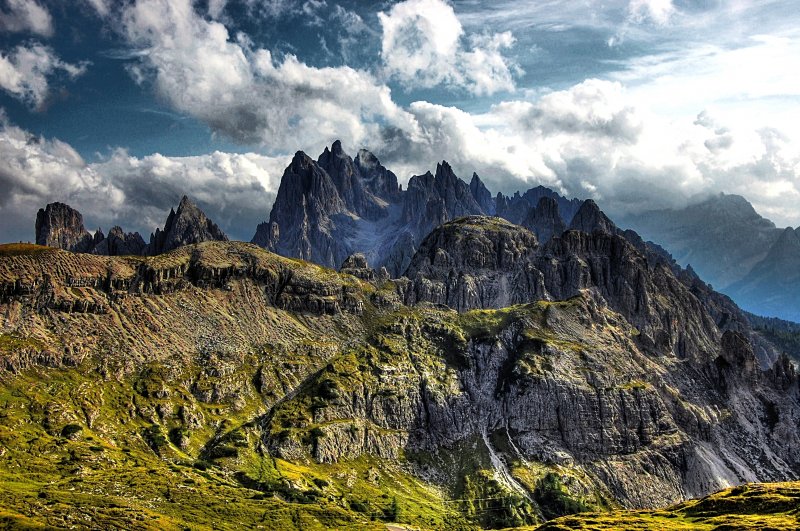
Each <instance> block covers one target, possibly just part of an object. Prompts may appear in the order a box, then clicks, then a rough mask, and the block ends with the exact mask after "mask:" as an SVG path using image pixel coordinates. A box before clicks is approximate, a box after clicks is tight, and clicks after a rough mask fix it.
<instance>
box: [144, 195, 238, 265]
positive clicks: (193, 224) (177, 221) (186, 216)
mask: <svg viewBox="0 0 800 531" xmlns="http://www.w3.org/2000/svg"><path fill="white" fill-rule="evenodd" d="M208 241H228V237H227V236H226V235H225V233H224V232H222V230H220V228H219V227H217V225H216V223H214V222H213V221H211V220H210V219H208V217H207V216H206V215H205V213H204V212H203V211H202V210H200V209H199V208H197V205H195V204H194V203H192V202H191V201H190V200H189V198H188V197H187V196H183V198H182V199H181V202H180V203H179V204H178V210H177V212H176V211H174V210H170V212H169V216H167V222H166V223H165V224H164V229H163V230H162V229H156V232H155V233H154V234H152V235H150V245H149V246H148V247H147V249H146V254H150V255H155V254H161V253H165V252H167V251H171V250H172V249H177V248H178V247H181V246H183V245H189V244H192V243H202V242H208Z"/></svg>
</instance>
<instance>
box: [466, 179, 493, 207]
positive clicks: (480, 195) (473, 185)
mask: <svg viewBox="0 0 800 531" xmlns="http://www.w3.org/2000/svg"><path fill="white" fill-rule="evenodd" d="M469 191H470V192H471V193H472V197H474V198H475V201H476V202H477V203H478V206H480V207H481V209H482V210H483V212H484V214H489V215H494V211H495V205H494V198H493V197H492V193H491V192H490V191H489V190H488V189H487V188H486V185H485V184H483V181H481V178H480V177H478V174H477V173H474V172H473V173H472V180H471V181H470V182H469Z"/></svg>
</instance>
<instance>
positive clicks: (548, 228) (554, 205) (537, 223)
mask: <svg viewBox="0 0 800 531" xmlns="http://www.w3.org/2000/svg"><path fill="white" fill-rule="evenodd" d="M520 225H522V226H523V227H526V228H528V229H530V230H531V231H532V232H533V233H534V234H536V237H537V238H538V239H539V241H540V242H542V243H546V242H548V241H550V240H551V239H552V238H554V237H557V236H561V234H562V233H563V232H564V231H565V230H567V224H566V223H564V220H563V219H562V218H561V214H560V213H559V211H558V202H557V201H556V200H555V199H553V198H552V197H542V198H541V199H540V200H539V203H537V205H536V207H535V208H533V209H531V210H529V211H528V214H527V216H525V219H523V220H522V222H521V223H520Z"/></svg>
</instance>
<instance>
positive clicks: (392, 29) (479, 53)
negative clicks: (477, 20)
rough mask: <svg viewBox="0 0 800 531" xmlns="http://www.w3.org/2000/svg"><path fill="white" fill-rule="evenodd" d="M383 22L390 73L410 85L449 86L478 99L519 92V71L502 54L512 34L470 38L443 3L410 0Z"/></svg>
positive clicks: (383, 51) (385, 58)
mask: <svg viewBox="0 0 800 531" xmlns="http://www.w3.org/2000/svg"><path fill="white" fill-rule="evenodd" d="M378 18H379V20H380V23H381V27H382V28H383V37H382V40H381V58H382V60H383V63H384V67H385V69H386V72H387V73H388V74H389V75H390V76H392V77H393V78H395V79H397V80H398V81H400V82H401V83H402V84H404V85H405V86H406V87H409V88H411V87H415V88H419V87H434V86H437V85H448V86H453V87H461V88H464V89H466V90H468V91H470V92H472V93H473V94H476V95H490V94H494V93H496V92H499V91H504V90H507V91H511V90H514V88H515V86H514V76H513V74H514V72H515V71H516V70H517V67H516V66H515V64H514V62H513V61H512V60H511V59H509V58H508V57H506V56H504V55H503V50H504V49H507V48H510V47H511V46H512V45H513V44H514V37H513V35H512V34H511V32H502V33H493V34H477V35H470V36H469V38H465V35H464V28H463V27H462V25H461V22H460V21H459V20H458V17H457V16H456V13H455V11H454V10H453V7H452V6H451V5H449V4H448V3H446V2H444V1H442V0H406V1H404V2H400V3H398V4H395V5H393V6H392V8H391V9H390V10H389V11H388V13H384V12H381V13H378ZM465 41H466V42H468V44H469V46H465Z"/></svg>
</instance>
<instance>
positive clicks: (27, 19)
mask: <svg viewBox="0 0 800 531" xmlns="http://www.w3.org/2000/svg"><path fill="white" fill-rule="evenodd" d="M6 6H7V8H8V11H6V10H3V9H2V8H0V31H8V32H28V33H36V34H38V35H41V36H42V37H51V36H52V35H53V17H52V16H51V15H50V12H49V11H47V9H46V8H45V7H44V6H42V5H41V4H39V3H38V2H36V1H35V0H6Z"/></svg>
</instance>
